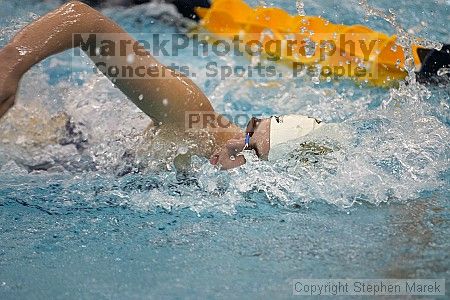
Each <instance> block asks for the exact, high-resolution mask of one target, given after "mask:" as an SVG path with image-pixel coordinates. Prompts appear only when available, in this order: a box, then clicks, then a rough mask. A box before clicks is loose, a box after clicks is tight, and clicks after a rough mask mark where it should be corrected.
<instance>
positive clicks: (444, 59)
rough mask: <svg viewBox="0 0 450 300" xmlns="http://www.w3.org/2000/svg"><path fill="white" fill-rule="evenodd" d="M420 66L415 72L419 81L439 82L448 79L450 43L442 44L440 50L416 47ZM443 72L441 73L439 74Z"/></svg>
mask: <svg viewBox="0 0 450 300" xmlns="http://www.w3.org/2000/svg"><path fill="white" fill-rule="evenodd" d="M417 54H418V55H419V58H420V61H421V63H422V67H421V68H420V71H419V72H417V79H418V81H419V82H424V83H425V82H426V83H439V82H447V83H448V82H449V81H450V72H449V71H450V70H447V72H445V69H450V44H444V45H443V46H442V49H441V50H436V49H423V48H422V49H420V48H419V49H417ZM441 72H443V73H442V74H440V73H441Z"/></svg>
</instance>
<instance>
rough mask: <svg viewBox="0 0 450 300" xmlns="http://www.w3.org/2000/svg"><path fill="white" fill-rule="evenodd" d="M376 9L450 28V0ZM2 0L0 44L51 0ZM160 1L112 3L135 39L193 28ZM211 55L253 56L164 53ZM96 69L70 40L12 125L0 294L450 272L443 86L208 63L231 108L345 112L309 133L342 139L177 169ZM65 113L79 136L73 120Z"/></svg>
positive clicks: (4, 149)
mask: <svg viewBox="0 0 450 300" xmlns="http://www.w3.org/2000/svg"><path fill="white" fill-rule="evenodd" d="M256 2H257V1H253V2H250V3H252V4H255V3H256ZM267 2H268V5H271V4H274V5H276V6H282V7H284V8H285V9H287V10H288V11H290V12H292V13H294V12H295V3H294V2H292V3H290V2H288V1H270V3H269V1H267ZM304 2H305V10H306V13H307V14H311V15H323V16H324V17H326V18H328V19H330V20H331V21H333V22H343V23H345V24H354V23H364V24H366V25H369V26H371V27H374V28H376V29H378V30H383V31H385V32H388V33H394V32H395V31H394V29H393V28H391V26H390V25H389V24H387V22H385V21H384V20H381V19H374V18H372V17H369V18H368V20H365V16H364V12H363V11H362V10H361V9H360V8H359V7H358V5H356V1H348V2H345V3H342V1H331V0H328V1H304ZM370 3H371V4H372V5H374V6H376V7H378V8H380V9H383V10H386V11H387V10H388V9H389V8H392V11H394V12H395V13H396V15H397V18H398V19H399V20H401V22H400V24H401V26H403V28H405V29H409V31H410V32H411V33H414V34H415V35H417V36H420V37H424V38H427V39H430V40H433V41H447V42H448V41H449V40H450V36H449V33H448V32H449V30H448V29H449V27H448V25H445V26H447V27H445V26H443V25H442V24H448V21H449V16H450V13H449V11H450V4H449V2H448V1H429V2H424V1H408V3H400V2H396V3H391V2H390V1H389V2H388V1H371V2H370ZM0 6H1V7H2V11H0V17H1V19H0V33H1V34H0V45H4V44H5V43H6V42H7V40H8V39H9V38H11V36H12V35H13V34H14V32H16V31H17V30H19V29H20V28H21V27H23V26H24V25H25V24H27V23H28V22H29V21H31V20H33V19H34V18H36V17H37V16H38V15H41V14H43V13H45V12H47V11H49V10H50V9H52V8H54V7H55V6H56V3H55V2H51V1H50V2H46V3H45V4H43V3H40V2H39V3H38V2H34V1H0ZM165 10H167V7H159V8H157V9H155V7H152V6H142V7H139V8H134V9H109V10H105V13H106V14H108V15H109V16H111V17H112V18H113V19H115V20H116V21H117V22H119V24H121V25H122V26H124V27H125V28H126V29H127V30H128V31H130V32H133V34H135V35H136V36H144V37H145V36H150V35H151V34H152V33H165V34H171V33H175V32H180V31H183V28H180V27H177V26H175V25H174V24H173V22H172V21H170V17H169V18H168V17H167V16H166V17H165V18H164V20H161V17H160V16H158V15H160V14H161V12H162V11H165ZM366 21H367V22H366ZM215 60H217V61H221V62H222V63H224V64H228V65H238V64H241V63H243V62H244V60H242V59H239V58H236V57H232V56H229V57H228V56H227V57H215V56H214V55H213V54H211V55H209V56H208V57H193V56H192V51H191V49H186V50H185V51H184V52H183V53H182V54H181V55H180V56H178V57H172V58H162V61H164V62H165V63H169V62H172V61H174V62H176V63H180V64H181V63H184V64H187V65H188V66H189V67H190V68H191V69H192V70H194V71H197V72H196V73H197V74H202V72H201V70H202V66H204V63H205V62H207V61H215ZM91 68H92V65H91V64H90V62H89V60H88V59H87V58H86V57H82V58H74V57H73V55H72V53H71V52H67V53H63V54H60V55H58V56H55V57H53V58H50V59H48V60H46V61H44V62H42V63H41V64H39V65H38V66H36V67H35V68H33V69H32V70H30V72H29V73H28V74H27V75H26V76H25V78H24V79H23V81H22V84H21V91H20V95H19V97H18V99H19V100H18V105H17V107H16V108H15V110H14V111H12V112H10V113H9V114H8V116H7V118H5V119H3V120H2V121H1V122H0V215H1V217H0V299H47V298H58V299H59V298H69V299H71V298H74V299H79V298H83V299H94V298H95V299H97V298H100V299H103V298H108V299H110V298H114V299H122V298H132V299H142V298H156V299H159V298H189V299H190V298H192V299H197V298H231V299H235V298H236V299H237V298H239V299H242V298H250V299H260V298H268V299H269V298H276V299H278V298H281V299H285V298H291V297H292V286H291V283H292V280H293V279H296V278H446V279H448V278H449V273H450V271H449V262H450V258H449V253H450V251H449V250H450V242H449V238H448V237H449V234H450V229H449V201H448V200H449V190H450V161H449V154H450V145H449V142H448V141H449V140H450V139H449V138H450V110H449V105H450V96H449V95H450V92H449V89H448V87H445V86H434V87H426V86H421V85H416V84H411V85H409V86H401V87H400V88H398V89H397V88H392V89H383V88H373V87H368V86H365V85H363V86H360V85H358V84H355V83H354V82H352V81H349V80H339V81H331V82H327V81H321V82H320V83H319V84H316V83H315V82H314V81H313V80H312V79H311V78H309V77H307V76H305V77H302V78H297V79H292V78H282V79H280V80H277V81H271V80H268V79H264V78H229V79H227V80H223V81H221V80H219V79H217V78H207V77H206V76H202V75H199V76H197V77H196V78H194V80H195V81H196V83H197V84H199V86H200V87H201V88H202V89H203V90H204V91H205V93H206V94H207V95H208V97H209V98H210V99H211V101H212V102H213V105H214V107H215V108H216V109H217V110H219V111H220V112H223V113H227V114H231V115H233V114H240V113H255V114H268V115H270V114H275V113H276V114H281V113H302V114H308V115H314V116H318V117H320V118H322V119H323V120H325V121H327V122H329V123H336V124H337V125H335V127H334V128H335V131H333V132H330V133H329V134H328V135H325V136H312V137H308V139H311V140H313V141H315V140H318V141H321V142H325V143H327V145H331V146H333V147H334V149H335V151H334V152H333V153H331V154H327V155H325V156H323V157H319V158H315V159H316V160H317V161H316V162H315V163H305V159H302V160H301V161H278V162H275V163H267V162H259V161H250V162H249V163H248V164H247V165H246V166H244V167H243V168H240V169H238V170H233V171H231V172H219V171H217V170H215V169H214V168H212V167H211V166H209V165H208V164H207V163H206V161H205V160H204V159H200V158H197V159H195V160H194V162H193V171H192V172H191V173H190V174H188V176H180V175H179V174H177V173H176V172H175V171H174V170H173V165H172V162H171V160H170V159H162V158H161V153H162V152H167V151H168V150H169V152H171V153H172V152H173V153H176V152H177V151H178V149H177V145H170V144H169V145H167V144H164V142H162V141H160V140H158V139H157V138H156V139H151V138H149V133H148V132H147V131H146V130H145V128H146V127H147V126H148V124H149V120H148V118H147V117H145V116H144V115H143V114H142V113H140V112H139V111H138V110H137V109H136V108H135V107H134V106H133V105H132V104H130V103H129V102H128V101H127V100H126V99H125V97H124V96H123V95H122V94H121V93H120V92H119V91H118V90H117V89H114V88H113V87H112V85H111V83H110V82H109V81H108V80H106V79H104V78H102V77H98V76H97V75H95V74H93V73H92V71H91ZM37 82H39V84H36V83H37ZM61 111H64V112H66V113H67V114H68V115H70V116H71V117H72V125H73V126H74V128H75V131H76V132H79V134H78V135H76V134H75V135H73V134H72V135H68V134H67V132H66V131H64V130H62V129H61V128H62V127H64V126H63V125H64V123H60V122H58V118H64V116H63V115H61ZM61 124H63V125H61ZM61 138H66V139H69V140H70V141H69V143H66V144H65V145H61V144H60V143H57V142H56V141H58V140H61ZM77 144H78V145H80V144H81V145H82V148H79V149H77V148H76V145H77ZM250 160H251V158H250ZM442 298H444V297H442ZM427 299H428V298H427Z"/></svg>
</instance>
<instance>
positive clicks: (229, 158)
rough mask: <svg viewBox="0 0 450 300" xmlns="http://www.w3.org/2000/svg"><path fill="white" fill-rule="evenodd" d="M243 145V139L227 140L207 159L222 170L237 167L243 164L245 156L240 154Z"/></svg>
mask: <svg viewBox="0 0 450 300" xmlns="http://www.w3.org/2000/svg"><path fill="white" fill-rule="evenodd" d="M244 146H245V142H244V140H243V139H239V140H237V139H232V140H228V141H227V142H226V143H225V145H224V146H223V147H222V148H221V149H219V150H218V151H216V152H215V153H214V154H213V155H212V156H211V158H210V160H209V161H210V162H211V164H213V165H217V166H220V168H221V169H223V170H228V169H232V168H237V167H239V166H241V165H243V164H245V158H244V156H243V155H242V150H243V149H244Z"/></svg>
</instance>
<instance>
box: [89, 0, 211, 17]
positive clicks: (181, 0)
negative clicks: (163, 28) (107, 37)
mask: <svg viewBox="0 0 450 300" xmlns="http://www.w3.org/2000/svg"><path fill="white" fill-rule="evenodd" d="M81 1H82V2H84V3H86V4H88V5H90V6H93V7H99V6H100V7H105V6H116V5H119V6H126V7H127V6H132V5H139V4H144V3H149V2H152V1H154V0H81ZM163 2H165V3H168V4H173V5H175V7H176V8H177V10H178V12H179V13H180V14H182V15H183V16H184V17H185V18H189V19H192V20H195V21H198V20H199V17H198V15H197V14H196V13H195V11H194V8H195V7H205V8H208V7H210V6H211V4H210V3H209V0H164V1H163Z"/></svg>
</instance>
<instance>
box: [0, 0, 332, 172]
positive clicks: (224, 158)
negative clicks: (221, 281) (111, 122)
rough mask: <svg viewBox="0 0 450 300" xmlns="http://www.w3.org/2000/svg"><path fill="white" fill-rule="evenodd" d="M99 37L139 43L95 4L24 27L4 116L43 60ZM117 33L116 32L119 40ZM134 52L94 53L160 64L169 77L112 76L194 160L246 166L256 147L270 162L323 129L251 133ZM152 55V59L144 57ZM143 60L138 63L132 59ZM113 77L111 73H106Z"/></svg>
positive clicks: (306, 126)
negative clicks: (279, 150) (192, 119)
mask: <svg viewBox="0 0 450 300" xmlns="http://www.w3.org/2000/svg"><path fill="white" fill-rule="evenodd" d="M78 33H87V34H89V33H95V34H96V36H97V37H98V38H99V40H101V39H102V37H106V36H107V37H108V39H109V40H111V39H114V38H116V39H118V40H117V41H115V42H118V43H119V42H120V41H119V39H124V37H126V40H129V41H134V39H133V38H132V37H131V36H130V35H129V34H128V33H127V32H125V31H124V30H123V29H122V28H121V27H120V26H119V25H117V24H116V23H114V22H113V21H111V20H110V19H108V18H107V17H106V16H104V15H102V14H101V13H99V12H98V11H96V10H94V9H92V8H91V7H89V6H88V5H86V4H84V3H82V2H79V1H71V2H69V3H67V4H65V5H63V6H61V7H60V8H58V9H56V10H54V11H53V12H50V13H48V14H47V15H45V16H43V17H41V18H40V19H38V20H36V21H34V22H33V23H31V24H29V25H28V26H26V27H25V28H23V29H22V30H21V31H20V32H19V33H18V34H17V35H16V36H15V37H14V38H13V39H12V40H11V41H10V42H9V43H8V44H7V45H6V46H5V47H4V48H3V49H1V50H0V118H1V117H2V116H3V115H5V114H6V113H7V111H8V110H9V109H10V108H11V107H13V105H14V102H15V99H16V94H17V89H18V85H19V82H20V79H21V78H22V76H23V75H24V74H25V73H26V72H27V71H28V70H29V69H30V68H31V67H32V66H33V65H35V64H36V63H38V62H40V61H42V60H43V59H45V58H47V57H49V56H51V55H53V54H57V53H59V52H62V51H65V50H67V49H70V48H73V47H80V46H81V48H83V47H82V46H83V45H82V42H81V41H79V42H78V43H77V41H76V39H73V35H74V34H78ZM112 34H113V35H112ZM126 49H127V53H126V55H108V54H105V53H101V55H97V54H96V53H91V52H90V51H86V53H87V55H89V57H90V58H91V60H92V61H93V62H94V63H96V64H98V63H105V64H113V65H115V66H118V67H131V68H133V69H136V68H138V67H142V66H153V67H154V68H156V70H157V71H158V73H159V74H165V76H164V78H160V77H152V78H142V79H134V78H112V77H108V78H109V79H110V80H111V81H112V82H113V83H114V84H115V86H117V87H118V88H119V89H120V90H121V91H122V92H123V93H124V94H125V95H126V96H127V97H128V99H130V100H131V101H132V102H133V103H134V104H135V105H136V106H137V107H139V108H140V109H141V110H142V111H143V112H144V113H145V114H147V115H148V116H149V117H150V118H151V119H152V120H153V121H154V123H155V124H157V127H158V128H159V130H160V131H161V132H162V134H161V135H164V133H169V135H170V134H174V133H175V134H178V135H179V137H180V138H182V139H184V138H185V137H186V136H188V137H189V139H190V140H191V141H192V143H195V144H196V145H197V147H196V148H194V149H192V151H191V152H190V153H189V155H198V156H203V157H207V158H209V159H210V162H211V164H213V165H218V166H220V167H221V168H222V169H230V168H235V167H238V166H240V165H242V164H244V163H245V162H246V160H245V158H244V156H243V155H241V154H242V152H243V150H253V151H254V152H255V153H256V154H257V156H258V157H259V158H260V159H263V160H267V159H270V157H271V155H272V154H273V153H274V151H275V150H274V149H275V148H276V146H278V145H280V144H283V143H285V142H287V141H289V140H294V139H297V138H299V137H301V136H304V135H307V134H309V133H310V132H312V131H314V130H316V129H318V128H320V127H321V126H323V123H322V122H321V121H320V120H318V119H315V118H309V117H305V116H298V115H297V116H284V117H271V118H266V119H256V118H252V119H251V120H250V122H249V124H248V126H247V129H246V131H245V132H244V131H243V130H241V129H240V128H239V127H238V126H237V125H236V124H233V123H232V122H230V121H228V120H227V119H226V118H225V117H223V116H222V115H220V114H219V113H217V112H215V111H214V108H213V106H212V105H211V103H210V101H209V100H208V98H207V97H206V96H205V94H204V93H203V92H202V91H201V90H200V88H199V87H198V86H196V85H195V84H194V83H193V82H192V81H191V80H190V79H189V78H187V77H186V76H183V75H181V74H179V73H177V72H175V71H173V70H170V69H169V68H167V67H166V66H164V65H162V64H160V63H159V62H158V61H157V60H156V59H155V58H154V57H153V56H151V55H150V53H148V52H147V51H145V49H144V48H143V47H140V46H139V47H127V48H126ZM142 53H144V55H142ZM130 55H131V56H135V57H136V59H133V60H130V59H128V58H129V57H130ZM106 75H107V76H108V74H106ZM192 113H193V114H194V115H195V116H199V115H206V116H208V122H201V124H202V125H201V126H199V127H198V128H190V130H186V121H185V120H186V116H187V115H189V114H192Z"/></svg>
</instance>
